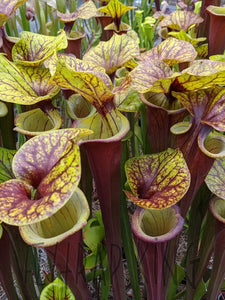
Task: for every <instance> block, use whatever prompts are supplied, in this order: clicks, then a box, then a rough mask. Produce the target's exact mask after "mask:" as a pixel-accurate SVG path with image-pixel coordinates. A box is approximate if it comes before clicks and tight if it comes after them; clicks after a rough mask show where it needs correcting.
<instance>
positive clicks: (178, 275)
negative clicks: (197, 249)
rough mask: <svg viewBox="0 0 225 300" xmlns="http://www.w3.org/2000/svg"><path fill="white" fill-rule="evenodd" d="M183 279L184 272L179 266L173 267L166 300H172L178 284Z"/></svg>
mask: <svg viewBox="0 0 225 300" xmlns="http://www.w3.org/2000/svg"><path fill="white" fill-rule="evenodd" d="M184 277H185V271H184V269H183V268H182V267H181V266H180V265H177V264H176V265H175V266H174V270H173V275H172V278H171V280H170V285H169V291H168V300H174V299H175V295H176V292H177V289H178V287H179V284H180V283H181V281H182V280H183V279H184Z"/></svg>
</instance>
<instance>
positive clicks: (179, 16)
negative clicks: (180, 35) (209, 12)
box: [159, 10, 203, 32]
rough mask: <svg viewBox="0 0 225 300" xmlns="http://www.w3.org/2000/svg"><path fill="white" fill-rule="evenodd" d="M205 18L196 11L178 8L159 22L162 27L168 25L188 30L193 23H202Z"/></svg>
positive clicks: (177, 29)
mask: <svg viewBox="0 0 225 300" xmlns="http://www.w3.org/2000/svg"><path fill="white" fill-rule="evenodd" d="M202 22H203V19H202V18H201V17H200V16H198V15H196V14H195V13H193V12H191V11H187V10H176V11H174V12H172V13H170V14H169V15H166V16H165V18H164V19H163V20H162V21H161V22H159V26H160V27H168V28H170V29H172V30H176V31H180V30H182V29H183V30H184V31H186V32H187V31H188V30H189V29H190V27H191V26H192V25H193V24H199V23H202Z"/></svg>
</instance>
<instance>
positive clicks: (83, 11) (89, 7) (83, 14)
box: [57, 0, 97, 23]
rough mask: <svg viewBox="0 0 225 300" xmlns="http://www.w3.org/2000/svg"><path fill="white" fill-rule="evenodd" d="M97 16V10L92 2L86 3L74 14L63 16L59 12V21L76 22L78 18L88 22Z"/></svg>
mask: <svg viewBox="0 0 225 300" xmlns="http://www.w3.org/2000/svg"><path fill="white" fill-rule="evenodd" d="M96 14H97V8H96V6H95V5H94V3H93V1H92V0H90V1H86V2H84V3H83V4H82V5H80V6H79V7H78V8H77V9H76V11H75V12H73V13H65V14H63V13H61V12H59V11H57V15H58V17H59V20H60V21H62V22H63V23H69V22H74V21H76V20H77V19H78V18H79V19H84V20H88V19H90V18H92V17H95V16H96Z"/></svg>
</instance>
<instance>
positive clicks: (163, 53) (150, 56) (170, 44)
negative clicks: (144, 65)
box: [140, 37, 197, 66]
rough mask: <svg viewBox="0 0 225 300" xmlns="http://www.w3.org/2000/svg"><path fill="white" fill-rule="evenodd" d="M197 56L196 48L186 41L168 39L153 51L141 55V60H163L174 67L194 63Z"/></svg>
mask: <svg viewBox="0 0 225 300" xmlns="http://www.w3.org/2000/svg"><path fill="white" fill-rule="evenodd" d="M196 56H197V52H196V51H195V48H194V47H193V46H192V45H191V44H190V43H189V42H186V41H181V40H178V39H175V38H172V37H171V38H168V39H166V40H165V41H163V42H162V43H160V44H159V45H157V46H156V47H154V48H152V49H151V50H149V51H147V52H144V53H143V54H141V56H140V58H141V60H144V61H146V60H163V61H164V62H166V63H167V64H168V65H170V66H172V65H174V64H178V63H181V62H188V61H193V60H194V59H195V58H196Z"/></svg>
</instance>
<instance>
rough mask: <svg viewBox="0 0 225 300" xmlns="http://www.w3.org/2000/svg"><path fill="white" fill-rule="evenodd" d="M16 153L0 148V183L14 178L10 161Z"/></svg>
mask: <svg viewBox="0 0 225 300" xmlns="http://www.w3.org/2000/svg"><path fill="white" fill-rule="evenodd" d="M15 153H16V151H14V150H9V149H5V148H2V147H0V183H2V182H4V181H7V180H9V179H12V178H14V174H13V171H12V160H13V156H14V155H15Z"/></svg>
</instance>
